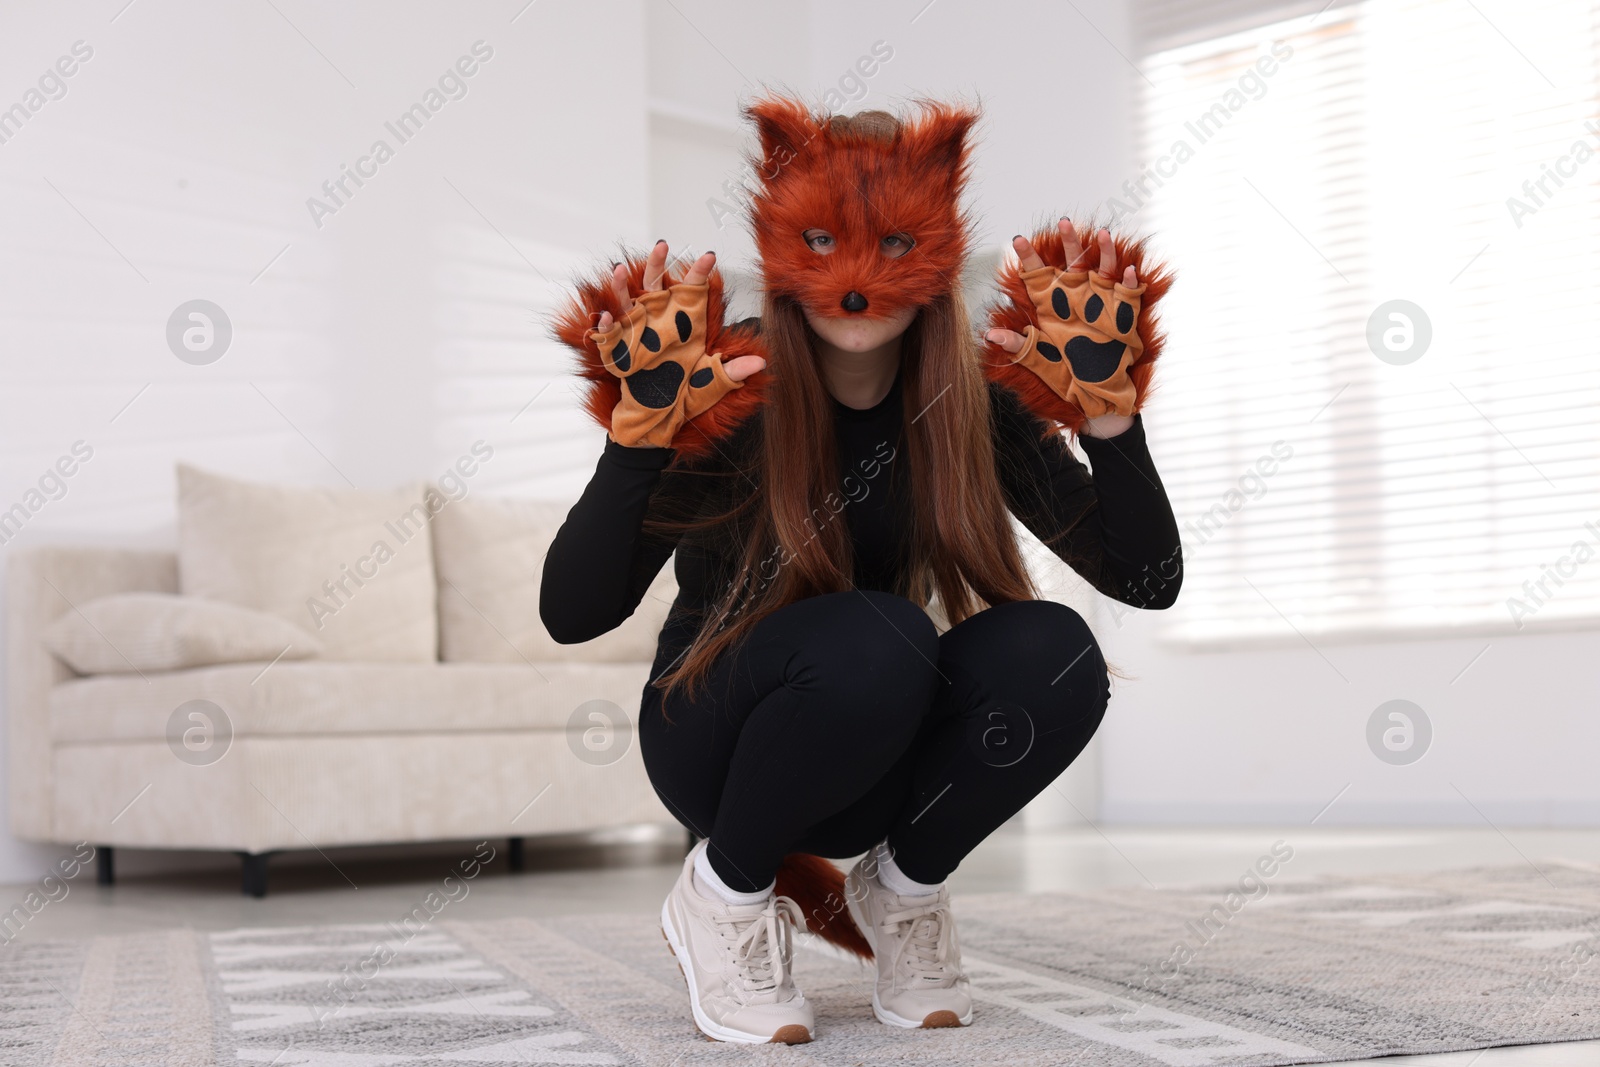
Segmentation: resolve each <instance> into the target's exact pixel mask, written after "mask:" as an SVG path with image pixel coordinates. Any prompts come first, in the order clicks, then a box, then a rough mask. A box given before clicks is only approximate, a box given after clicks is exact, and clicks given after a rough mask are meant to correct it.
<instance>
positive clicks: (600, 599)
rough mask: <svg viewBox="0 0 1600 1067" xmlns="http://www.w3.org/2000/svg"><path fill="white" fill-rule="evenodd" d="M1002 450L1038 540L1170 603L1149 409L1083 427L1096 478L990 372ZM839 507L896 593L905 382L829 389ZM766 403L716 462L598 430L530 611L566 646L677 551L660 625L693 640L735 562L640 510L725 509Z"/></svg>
mask: <svg viewBox="0 0 1600 1067" xmlns="http://www.w3.org/2000/svg"><path fill="white" fill-rule="evenodd" d="M989 391H990V401H991V403H990V409H991V424H992V432H993V440H994V447H995V459H996V465H997V469H998V473H999V476H1000V482H1001V488H1002V491H1003V493H1004V495H1005V499H1006V504H1007V506H1008V507H1009V508H1010V509H1011V512H1012V513H1013V514H1014V515H1015V516H1016V517H1017V518H1018V519H1020V520H1021V521H1022V523H1023V524H1024V525H1025V526H1027V527H1028V529H1029V530H1031V531H1033V533H1034V534H1035V536H1037V537H1038V538H1039V539H1040V540H1041V541H1042V542H1043V543H1044V544H1045V545H1046V546H1047V547H1049V548H1050V549H1051V551H1053V552H1054V553H1055V554H1056V555H1057V556H1059V557H1060V558H1061V559H1063V560H1065V561H1066V562H1067V563H1068V564H1069V565H1071V566H1072V567H1073V568H1074V569H1075V570H1077V571H1078V572H1079V573H1080V574H1081V575H1083V577H1084V578H1085V579H1087V580H1088V581H1089V582H1090V583H1091V584H1092V585H1094V586H1095V588H1097V589H1099V590H1100V591H1101V592H1102V593H1105V594H1106V595H1107V596H1109V597H1112V598H1114V599H1116V600H1119V601H1121V602H1123V603H1125V604H1131V605H1133V606H1136V607H1144V608H1165V607H1169V606H1170V605H1171V604H1172V603H1173V601H1174V600H1175V599H1176V597H1177V594H1178V588H1179V585H1180V584H1181V581H1182V556H1181V550H1180V543H1179V539H1178V524H1177V520H1176V519H1175V518H1174V517H1173V513H1172V507H1171V504H1170V503H1169V502H1168V500H1167V495H1166V492H1165V490H1164V489H1163V488H1162V485H1161V479H1160V476H1159V475H1158V474H1157V473H1156V468H1155V463H1154V462H1153V461H1152V459H1151V458H1150V452H1149V449H1148V448H1147V447H1146V445H1145V436H1144V426H1143V422H1142V420H1141V419H1140V418H1139V417H1138V416H1135V418H1134V423H1133V426H1132V427H1130V428H1129V429H1128V430H1126V431H1124V432H1123V433H1121V434H1119V435H1117V436H1116V437H1114V438H1108V439H1100V438H1094V437H1088V436H1083V437H1080V441H1081V442H1082V446H1083V449H1084V452H1085V453H1086V454H1087V455H1088V457H1089V462H1090V463H1091V464H1092V465H1093V475H1092V476H1091V474H1090V472H1089V470H1088V469H1086V468H1085V467H1084V465H1083V464H1082V463H1081V462H1079V460H1078V459H1077V457H1076V456H1074V455H1073V454H1072V452H1071V450H1070V449H1069V448H1068V447H1067V443H1066V441H1065V439H1064V438H1063V437H1062V436H1061V435H1060V434H1051V435H1045V434H1044V433H1043V431H1044V425H1043V424H1042V423H1041V422H1040V421H1039V420H1038V418H1037V417H1035V416H1034V415H1032V414H1031V413H1030V412H1028V411H1027V410H1026V409H1025V408H1024V407H1023V405H1022V404H1021V402H1020V401H1019V400H1018V398H1017V397H1016V395H1015V394H1014V393H1012V392H1011V391H1010V390H1009V389H1006V388H1005V387H1004V386H1001V385H998V384H995V383H991V384H990V386H989ZM833 404H834V415H835V419H834V425H835V429H836V432H837V440H838V450H839V460H840V468H841V471H840V474H841V482H840V485H841V491H840V496H841V498H843V499H845V500H847V501H848V503H845V504H844V505H843V508H842V513H841V516H840V517H841V518H842V519H843V520H844V521H845V522H846V523H847V524H848V528H849V533H850V540H851V544H852V547H853V550H854V576H855V584H856V586H857V587H858V588H862V589H885V590H891V591H892V590H893V587H894V585H895V580H894V579H895V576H896V574H897V573H899V570H898V568H899V567H900V566H901V565H902V562H903V561H901V560H900V558H899V555H898V553H899V552H900V551H901V550H902V548H903V547H904V545H905V543H906V538H905V537H903V536H902V535H901V531H903V530H904V529H905V527H906V517H907V516H908V515H909V501H908V500H907V496H906V481H905V478H904V474H905V461H904V459H903V454H904V448H903V443H902V439H901V431H902V427H903V424H904V419H903V407H902V402H901V379H900V376H899V375H897V376H896V378H895V382H894V385H893V386H892V387H891V388H890V390H889V393H888V394H887V395H886V396H885V397H884V398H883V399H882V400H881V401H879V402H878V403H877V404H876V405H874V406H873V407H871V408H865V409H858V408H851V407H848V406H847V405H845V404H843V403H841V402H839V401H838V400H835V401H834V402H833ZM759 428H760V414H759V412H758V413H757V414H756V415H755V416H753V417H752V418H751V419H749V420H747V421H746V422H745V423H744V424H743V425H742V426H741V427H740V429H739V431H737V432H736V433H735V434H734V435H733V438H732V439H730V440H728V441H725V442H722V443H721V444H720V446H719V450H718V455H717V456H713V457H712V459H711V461H710V462H709V463H704V462H703V463H700V464H697V465H695V466H693V467H691V468H689V469H687V470H684V471H679V470H677V469H675V470H674V471H664V468H665V467H666V466H667V464H668V463H669V462H670V461H671V459H672V457H673V455H674V453H673V450H672V449H670V448H630V447H626V446H623V445H619V444H617V443H616V442H615V441H612V440H610V439H609V438H608V439H607V440H606V444H605V449H604V451H603V452H602V454H601V456H600V459H599V462H598V463H597V465H596V467H595V472H594V476H593V477H592V478H591V479H590V480H589V484H588V486H587V487H586V488H585V489H584V491H583V495H582V496H581V497H580V498H579V499H578V502H577V504H576V505H574V506H573V508H572V510H571V511H570V512H569V513H568V514H567V518H566V521H565V522H564V523H563V524H562V527H561V529H560V531H559V532H558V533H557V534H556V537H555V540H554V541H553V542H552V544H551V546H550V551H549V554H548V555H547V556H546V557H545V562H544V574H543V581H542V584H541V586H540V590H539V612H540V616H541V618H542V619H543V621H544V624H545V628H546V629H547V630H549V632H550V635H551V636H552V637H553V638H554V639H555V640H557V641H559V642H562V643H564V644H567V643H575V642H579V641H587V640H589V639H591V638H594V637H598V636H599V635H600V634H603V633H606V632H607V631H609V630H612V629H614V628H615V627H617V626H618V625H620V624H621V623H622V621H623V620H624V619H626V618H627V617H628V616H630V615H631V614H633V612H634V609H635V608H637V607H638V605H639V602H640V601H641V600H642V599H643V597H644V594H645V591H646V589H647V588H648V587H649V585H650V583H651V581H652V580H653V579H654V578H655V577H656V575H657V574H658V573H659V572H660V570H661V567H662V565H663V564H665V563H666V561H667V558H668V557H669V556H671V555H673V553H674V551H675V550H676V553H677V556H676V563H675V569H676V577H677V580H678V586H679V594H678V600H677V602H676V603H675V604H674V606H673V610H672V612H671V613H670V614H669V616H668V621H667V625H666V626H665V627H664V628H663V630H662V634H661V648H660V649H658V655H659V652H660V651H661V650H666V649H667V648H668V646H671V653H672V654H675V653H676V652H677V651H680V650H681V648H682V647H684V646H686V645H687V644H688V642H689V641H691V640H692V639H693V637H694V635H695V633H696V631H697V629H698V627H699V625H700V620H701V619H702V618H703V616H704V613H705V611H706V609H707V608H708V607H709V605H710V604H711V603H713V602H714V601H715V599H716V597H717V595H718V593H719V592H720V591H721V590H723V589H724V588H725V587H726V582H727V580H728V576H729V575H730V574H731V573H732V570H733V568H734V564H735V562H736V561H735V560H734V559H733V558H732V552H733V546H732V545H731V544H722V545H720V546H719V545H718V544H717V543H716V542H715V540H714V539H709V538H706V537H704V536H703V535H701V534H700V533H690V534H688V535H685V536H681V537H679V536H674V535H671V534H663V533H660V532H648V533H647V532H646V530H645V528H644V523H645V519H646V517H647V516H648V515H654V514H658V513H663V512H673V513H676V514H679V515H680V516H681V515H692V514H720V513H722V512H724V511H726V509H727V508H728V506H729V504H730V502H732V501H734V500H736V499H737V498H739V497H741V496H743V497H748V495H749V492H750V489H751V487H752V484H753V483H752V481H751V479H753V478H755V477H759V474H758V473H756V468H755V467H754V466H753V465H750V464H740V463H739V462H738V461H737V460H736V459H735V458H733V457H737V456H739V455H749V454H751V453H750V452H749V451H748V449H749V448H750V447H751V440H752V434H758V433H759Z"/></svg>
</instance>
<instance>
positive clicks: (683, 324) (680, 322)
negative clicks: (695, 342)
mask: <svg viewBox="0 0 1600 1067" xmlns="http://www.w3.org/2000/svg"><path fill="white" fill-rule="evenodd" d="M672 323H673V325H674V326H676V327H678V340H679V341H687V340H688V339H689V335H690V334H691V333H694V320H693V319H691V318H690V317H689V313H688V312H687V311H680V312H678V313H677V314H676V315H674V316H673V317H672Z"/></svg>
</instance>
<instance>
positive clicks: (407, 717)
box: [50, 660, 650, 744]
mask: <svg viewBox="0 0 1600 1067" xmlns="http://www.w3.org/2000/svg"><path fill="white" fill-rule="evenodd" d="M649 676H650V665H649V664H648V663H580V662H565V663H536V664H533V665H532V666H529V665H527V664H518V665H517V666H514V667H513V666H507V665H501V664H490V663H432V664H410V663H395V664H377V663H330V662H327V661H324V660H306V661H303V662H300V663H284V662H280V663H276V664H274V665H272V666H271V667H268V666H267V664H265V663H253V664H231V665H228V666H222V667H201V668H198V669H196V670H192V671H176V672H173V673H169V674H150V675H147V676H145V677H144V678H141V677H139V676H138V675H99V676H97V677H93V678H77V679H73V680H71V681H67V682H62V683H61V684H59V685H57V686H55V687H54V688H52V689H51V691H50V735H51V738H52V740H53V741H54V742H56V743H57V744H61V743H85V742H93V741H148V740H160V739H163V738H166V737H167V736H168V735H167V731H168V730H169V729H174V730H177V731H179V732H180V733H181V731H182V730H183V729H184V728H186V727H187V726H188V725H189V720H188V718H187V717H186V716H185V715H175V714H174V712H176V711H177V709H178V708H179V707H180V706H181V705H183V704H185V703H187V702H189V701H191V700H208V701H211V702H212V703H213V704H215V705H216V706H217V707H219V708H221V709H222V711H223V712H224V714H226V715H227V718H228V723H229V724H230V725H231V727H232V732H233V736H235V737H244V736H313V735H332V734H384V733H414V732H440V731H444V732H459V731H463V730H564V729H566V728H567V726H568V720H569V719H570V718H571V717H572V715H573V713H574V712H575V711H576V710H577V708H578V707H579V706H580V705H582V704H584V703H586V702H587V701H590V700H609V701H611V702H613V703H615V704H617V705H618V706H620V707H621V708H622V709H623V710H624V711H625V712H626V713H627V715H628V716H629V717H630V718H634V717H636V716H637V714H638V709H639V697H640V694H641V693H642V692H643V690H644V685H645V682H646V681H648V680H649ZM582 725H585V726H587V725H588V723H587V720H585V721H584V722H583V724H582Z"/></svg>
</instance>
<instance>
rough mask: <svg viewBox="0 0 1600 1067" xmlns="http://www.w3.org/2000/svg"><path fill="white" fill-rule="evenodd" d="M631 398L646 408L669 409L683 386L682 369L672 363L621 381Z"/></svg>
mask: <svg viewBox="0 0 1600 1067" xmlns="http://www.w3.org/2000/svg"><path fill="white" fill-rule="evenodd" d="M622 384H623V385H624V386H626V387H627V390H628V392H630V393H632V394H633V398H634V399H635V400H637V401H638V402H639V403H641V404H643V405H644V406H645V407H647V408H669V407H671V406H672V402H673V401H674V400H676V399H677V398H678V389H679V387H680V386H682V385H683V368H682V367H680V366H678V364H676V363H673V362H672V361H670V360H669V361H667V362H665V363H663V364H661V365H660V366H659V367H651V368H650V369H649V370H642V371H640V372H639V373H638V374H635V375H634V376H633V377H631V378H624V379H622Z"/></svg>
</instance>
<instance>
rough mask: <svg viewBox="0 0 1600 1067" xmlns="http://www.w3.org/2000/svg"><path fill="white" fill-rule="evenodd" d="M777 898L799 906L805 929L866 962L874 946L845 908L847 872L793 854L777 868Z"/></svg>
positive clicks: (801, 855) (826, 862)
mask: <svg viewBox="0 0 1600 1067" xmlns="http://www.w3.org/2000/svg"><path fill="white" fill-rule="evenodd" d="M778 895H779V896H783V897H788V898H789V899H791V900H793V901H794V902H795V903H796V904H798V905H799V906H800V913H801V914H802V915H804V916H805V917H806V929H807V930H809V931H811V932H812V933H814V934H816V935H817V936H818V937H820V938H822V939H823V940H824V941H829V942H832V943H833V944H835V945H838V946H839V947H840V948H842V949H844V950H845V951H846V952H850V953H853V954H854V955H857V956H860V957H861V958H862V959H864V960H870V959H871V958H872V946H871V945H869V944H867V939H866V937H864V936H863V935H862V933H861V929H860V927H858V926H856V920H855V918H854V917H853V916H852V915H851V914H850V909H849V907H848V906H847V905H846V904H845V891H844V872H843V871H841V870H840V869H839V868H837V867H835V866H834V865H833V864H831V863H829V862H828V861H827V860H825V859H823V858H822V857H821V856H812V855H808V854H806V853H804V852H791V853H789V854H788V855H787V856H785V857H784V858H783V866H781V867H779V868H778Z"/></svg>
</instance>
